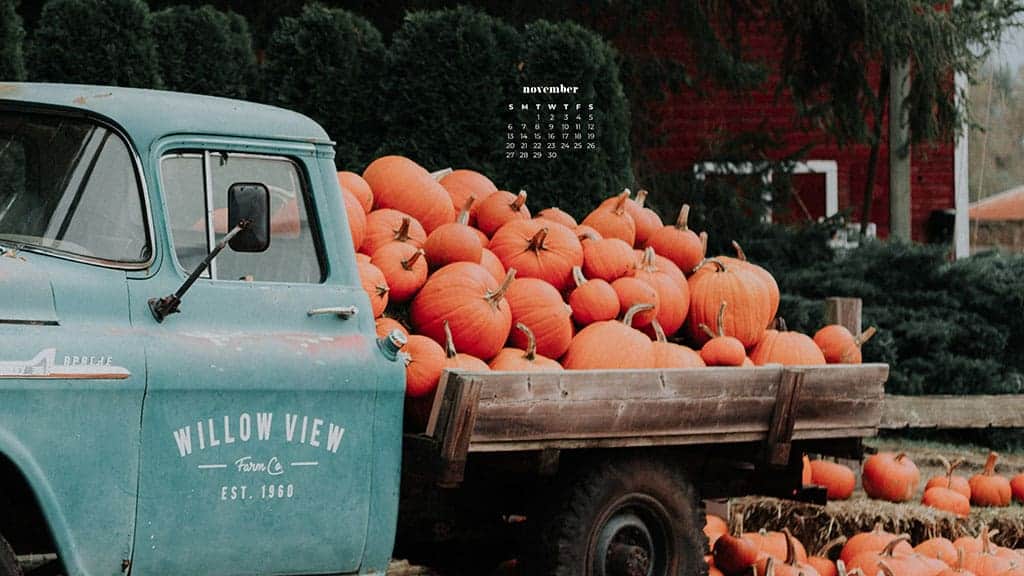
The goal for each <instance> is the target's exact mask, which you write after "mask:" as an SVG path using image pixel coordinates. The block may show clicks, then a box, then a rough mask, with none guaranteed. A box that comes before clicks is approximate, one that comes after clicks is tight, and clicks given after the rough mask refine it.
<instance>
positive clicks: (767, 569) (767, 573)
mask: <svg viewBox="0 0 1024 576" xmlns="http://www.w3.org/2000/svg"><path fill="white" fill-rule="evenodd" d="M764 576H775V557H774V556H769V557H768V560H767V561H766V562H765V564H764Z"/></svg>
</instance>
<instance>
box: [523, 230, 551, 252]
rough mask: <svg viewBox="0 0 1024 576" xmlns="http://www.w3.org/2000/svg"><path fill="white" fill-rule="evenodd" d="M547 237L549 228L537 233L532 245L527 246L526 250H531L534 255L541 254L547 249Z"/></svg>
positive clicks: (531, 242)
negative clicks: (545, 242)
mask: <svg viewBox="0 0 1024 576" xmlns="http://www.w3.org/2000/svg"><path fill="white" fill-rule="evenodd" d="M547 237H548V228H547V226H545V227H543V228H541V229H540V230H537V233H536V234H534V235H533V238H531V239H530V244H529V245H527V247H526V249H527V250H530V251H532V252H534V253H540V251H541V250H544V249H545V248H544V240H546V239H547Z"/></svg>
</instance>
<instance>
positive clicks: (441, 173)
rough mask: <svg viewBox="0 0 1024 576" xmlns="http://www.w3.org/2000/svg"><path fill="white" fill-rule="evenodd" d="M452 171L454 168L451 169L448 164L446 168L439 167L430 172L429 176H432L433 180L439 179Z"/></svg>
mask: <svg viewBox="0 0 1024 576" xmlns="http://www.w3.org/2000/svg"><path fill="white" fill-rule="evenodd" d="M452 172H455V170H452V168H451V167H450V166H449V167H448V168H441V169H440V170H435V171H434V172H431V173H430V177H431V178H433V179H434V180H437V181H440V180H441V179H442V178H444V177H445V176H447V175H449V174H451V173H452Z"/></svg>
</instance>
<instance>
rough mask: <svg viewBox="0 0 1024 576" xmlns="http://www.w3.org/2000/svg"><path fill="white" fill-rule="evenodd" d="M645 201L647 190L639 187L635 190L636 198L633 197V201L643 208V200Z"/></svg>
mask: <svg viewBox="0 0 1024 576" xmlns="http://www.w3.org/2000/svg"><path fill="white" fill-rule="evenodd" d="M646 201H647V190H645V189H643V188H641V189H640V190H638V191H637V193H636V198H634V199H633V202H636V205H637V206H639V207H641V208H643V207H644V202H646Z"/></svg>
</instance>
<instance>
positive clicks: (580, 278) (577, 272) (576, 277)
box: [572, 266, 587, 288]
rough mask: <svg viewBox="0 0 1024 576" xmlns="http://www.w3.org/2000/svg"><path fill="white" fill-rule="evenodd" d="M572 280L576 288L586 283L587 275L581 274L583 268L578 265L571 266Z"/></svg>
mask: <svg viewBox="0 0 1024 576" xmlns="http://www.w3.org/2000/svg"><path fill="white" fill-rule="evenodd" d="M572 280H573V282H575V283H576V287H577V288H579V287H580V286H583V285H584V284H586V283H587V277H586V276H584V275H583V268H580V267H579V266H573V267H572Z"/></svg>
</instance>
